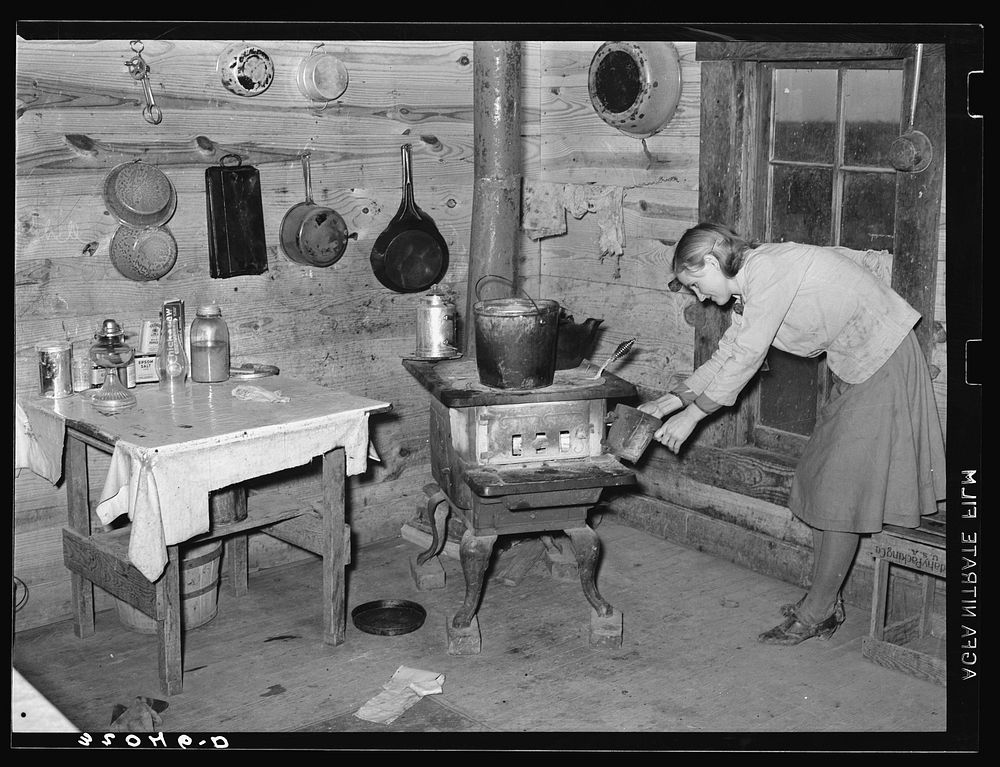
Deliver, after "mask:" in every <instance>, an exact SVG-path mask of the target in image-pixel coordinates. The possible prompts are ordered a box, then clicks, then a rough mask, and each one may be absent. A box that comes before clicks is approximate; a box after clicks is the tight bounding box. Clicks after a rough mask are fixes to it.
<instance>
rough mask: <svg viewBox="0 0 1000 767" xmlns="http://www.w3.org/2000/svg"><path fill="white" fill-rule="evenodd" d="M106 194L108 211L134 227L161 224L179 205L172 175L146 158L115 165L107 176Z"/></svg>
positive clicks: (105, 180)
mask: <svg viewBox="0 0 1000 767" xmlns="http://www.w3.org/2000/svg"><path fill="white" fill-rule="evenodd" d="M103 195H104V204H105V205H107V207H108V212H109V213H111V215H113V216H114V217H115V218H116V219H118V221H120V222H121V223H123V224H128V225H129V226H133V227H147V226H161V225H162V224H165V223H167V221H169V220H170V218H171V217H172V216H173V215H174V211H175V210H176V209H177V192H176V190H175V189H174V185H173V184H172V183H170V179H169V178H168V177H167V175H166V174H165V173H164V172H163V171H162V170H160V169H159V168H157V167H156V166H155V165H150V164H149V163H147V162H143V161H142V160H132V161H130V162H125V163H122V164H121V165H117V166H115V167H114V168H112V169H111V172H110V173H108V175H107V176H106V177H105V179H104V189H103Z"/></svg>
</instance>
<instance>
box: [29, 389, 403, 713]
mask: <svg viewBox="0 0 1000 767" xmlns="http://www.w3.org/2000/svg"><path fill="white" fill-rule="evenodd" d="M247 384H250V385H252V386H257V387H259V388H260V389H264V390H266V391H267V392H270V393H273V394H275V395H278V394H280V395H281V396H283V397H288V401H287V402H269V401H263V400H260V399H256V400H254V399H250V400H247V399H241V398H238V397H236V396H234V395H233V390H234V388H236V387H237V386H244V387H245V386H246V385H247ZM132 391H133V392H134V394H135V395H136V399H137V400H138V403H137V405H136V406H135V407H133V408H131V409H129V410H127V411H124V412H122V413H118V414H115V415H111V416H107V415H103V414H101V413H99V412H98V411H96V410H95V409H94V408H93V406H92V405H91V404H90V403H89V401H88V398H87V397H86V396H82V395H75V396H73V397H69V398H66V399H57V400H52V399H44V398H40V397H39V398H33V399H30V400H27V401H22V402H21V405H22V407H23V409H24V411H25V413H26V414H27V416H28V419H29V421H30V420H31V419H32V418H45V417H48V419H49V420H50V421H51V419H52V416H53V415H56V416H58V417H61V418H62V419H63V420H64V422H65V436H66V445H65V471H64V475H65V480H66V483H65V484H66V496H67V506H68V516H69V520H68V522H69V524H68V526H67V527H66V528H64V530H63V558H64V561H65V563H66V566H67V567H68V568H69V569H70V571H71V573H72V588H73V613H74V614H73V620H74V630H75V633H76V635H77V636H79V637H86V636H90V635H92V634H93V633H94V630H95V629H94V586H95V585H97V586H100V587H101V588H102V589H104V590H106V591H108V592H109V593H111V594H112V595H113V596H115V597H116V598H118V599H120V600H122V601H123V602H125V603H127V604H129V605H132V606H133V607H135V608H136V609H138V610H140V611H141V612H143V613H145V614H146V615H148V616H149V617H151V618H153V619H154V620H155V621H156V633H157V638H158V644H159V648H158V654H159V658H158V662H159V675H160V682H161V686H162V689H163V692H164V693H165V694H167V695H173V694H177V693H180V692H181V690H182V689H183V663H182V645H181V639H182V637H181V609H180V608H181V596H180V581H179V572H178V570H179V568H178V563H179V560H180V552H179V545H180V544H182V543H185V542H186V541H193V540H197V541H199V542H203V541H206V540H212V539H215V538H226V539H227V549H226V553H227V556H228V557H229V558H230V564H231V566H233V567H234V575H235V579H234V582H235V585H236V591H237V594H239V593H245V591H246V534H247V532H249V531H251V530H261V531H263V532H265V533H268V534H270V535H274V536H275V537H277V538H281V539H282V540H286V541H289V542H291V543H294V544H295V545H298V546H301V547H303V548H306V549H307V550H309V551H312V552H314V553H316V554H319V555H321V556H322V557H323V605H324V607H323V625H324V641H325V642H327V643H329V644H335V645H337V644H341V643H343V641H344V635H345V627H346V622H345V594H344V577H343V571H344V566H345V564H346V562H347V555H346V554H345V551H349V545H350V544H349V541H350V537H349V534H350V528H349V526H348V525H347V524H346V523H345V519H344V490H345V477H346V476H347V475H348V474H358V473H361V472H363V471H364V470H365V468H366V466H367V457H368V445H369V443H368V416H369V415H370V414H371V413H377V412H383V411H386V410H389V409H390V408H391V405H390V404H389V403H385V402H378V401H375V400H371V399H367V398H364V397H359V396H356V395H353V394H348V393H344V392H337V391H333V390H331V389H327V388H325V387H322V386H318V385H316V384H312V383H308V382H305V381H298V380H295V379H291V378H288V377H287V376H275V377H271V378H264V379H255V380H253V381H249V382H240V381H236V380H230V381H227V382H225V383H220V384H195V383H191V384H189V385H188V386H187V387H186V388H185V390H184V391H183V392H182V393H180V394H177V395H171V394H169V393H167V392H162V391H160V390H159V388H158V387H157V386H156V385H154V384H150V385H148V386H138V387H136V388H135V389H133V390H132ZM88 447H90V448H94V449H97V450H99V451H101V452H104V453H110V454H112V466H111V469H110V470H109V474H108V478H107V480H106V483H105V488H104V492H103V493H102V501H101V502H100V503H99V504H98V508H97V513H98V515H99V516H101V515H102V511H103V512H104V516H102V521H105V522H106V523H107V521H108V520H107V519H105V516H107V515H109V514H116V513H117V512H118V511H119V510H120V511H124V510H125V509H127V511H128V515H129V518H130V519H131V520H132V524H131V525H130V526H129V527H128V528H124V529H119V530H105V531H101V532H95V531H94V530H92V528H91V514H90V487H89V479H88V456H87V449H88ZM316 456H322V464H323V466H322V472H323V501H322V504H321V505H320V508H318V509H313V508H312V507H311V506H306V507H303V505H302V504H301V503H297V502H295V501H294V500H291V501H290V500H289V499H288V497H287V496H278V495H277V494H273V495H272V494H267V493H262V494H260V495H259V496H251V498H250V499H249V502H248V506H247V515H246V518H245V519H243V520H242V521H237V522H233V523H231V524H215V525H213V524H212V521H211V515H210V513H209V494H210V493H212V492H213V491H217V490H219V489H220V488H230V487H233V486H236V485H238V483H239V482H240V481H244V480H247V479H251V478H253V477H256V476H263V475H266V474H270V473H272V472H275V471H279V470H282V469H286V468H291V467H293V466H300V465H304V464H305V463H308V462H309V461H311V460H312V459H313V458H314V457H316ZM172 472H173V473H172ZM116 490H120V492H116ZM115 503H117V504H118V507H117V508H111V510H110V511H109V510H108V509H109V507H113V506H114V504H115ZM105 504H109V506H105ZM160 531H162V549H163V551H162V552H160V551H159V548H160V545H161V542H160V541H159V540H158V538H157V535H159V534H161V533H160Z"/></svg>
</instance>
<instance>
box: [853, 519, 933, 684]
mask: <svg viewBox="0 0 1000 767" xmlns="http://www.w3.org/2000/svg"><path fill="white" fill-rule="evenodd" d="M872 543H873V544H874V545H873V553H874V555H875V572H874V578H873V583H872V613H871V629H870V634H869V636H867V637H865V638H863V639H862V643H861V654H862V655H863V656H864V657H865V658H867V659H869V660H871V661H872V662H874V663H877V664H879V665H880V666H885V667H887V668H892V669H896V670H898V671H902V672H904V673H906V674H910V675H911V676H915V677H919V678H921V679H926V680H928V681H931V682H934V683H936V684H940V685H944V684H945V678H946V675H945V670H946V666H945V659H944V653H943V649H944V641H943V639H941V638H936V637H933V636H931V634H930V620H931V607H932V604H933V600H934V592H935V583H936V582H937V581H942V582H943V581H944V579H945V574H946V561H945V559H946V558H945V535H944V530H943V529H925V528H916V529H912V530H911V529H907V528H902V527H895V526H892V525H886V527H885V528H884V529H883V531H882V532H881V533H879V534H878V535H875V536H874V537H873V539H872ZM897 568H902V569H905V570H908V571H911V572H913V573H916V574H917V580H918V582H919V584H920V586H921V589H922V600H921V606H920V610H919V612H917V613H914V614H910V615H905V616H903V617H902V618H901V619H897V620H894V621H893V622H892V623H889V620H888V616H889V593H890V592H889V585H890V578H892V577H893V575H894V574H895V573H894V571H895V570H896V569H897Z"/></svg>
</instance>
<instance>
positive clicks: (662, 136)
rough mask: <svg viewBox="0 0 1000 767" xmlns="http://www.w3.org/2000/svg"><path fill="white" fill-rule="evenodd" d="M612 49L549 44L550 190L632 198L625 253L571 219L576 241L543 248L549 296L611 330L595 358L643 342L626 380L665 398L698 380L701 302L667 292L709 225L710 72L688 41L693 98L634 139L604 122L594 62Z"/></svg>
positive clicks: (683, 55)
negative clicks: (704, 165)
mask: <svg viewBox="0 0 1000 767" xmlns="http://www.w3.org/2000/svg"><path fill="white" fill-rule="evenodd" d="M602 43H603V41H592V42H587V41H574V42H563V43H547V44H546V45H545V48H544V51H543V54H542V79H541V88H540V89H539V90H540V93H541V99H542V102H541V127H542V143H541V179H542V180H543V181H547V182H552V183H562V184H579V185H586V184H605V185H612V186H621V187H623V188H624V196H623V217H624V224H625V246H624V253H623V254H622V255H621V256H620V257H616V256H613V255H606V256H603V257H602V255H601V252H600V248H599V247H598V236H599V229H598V225H597V223H596V220H595V216H594V215H593V214H591V213H588V214H586V215H585V216H584V217H583V218H581V219H576V218H574V217H573V216H572V215H569V214H567V224H568V232H567V234H566V235H564V236H555V237H547V238H543V239H541V240H539V241H538V242H539V244H540V246H541V250H542V258H541V269H542V277H541V282H542V293H543V297H545V298H553V299H556V300H558V301H560V303H562V304H564V305H565V306H566V307H567V309H568V310H569V311H570V312H571V313H572V314H573V315H574V317H575V318H576V319H577V320H582V319H584V318H586V317H597V318H601V319H603V320H604V324H603V325H602V328H603V332H602V333H601V335H600V343H599V346H598V351H597V352H595V356H597V357H601V358H602V359H603V358H604V357H606V356H607V355H608V354H610V353H611V351H613V350H614V348H615V347H616V346H617V345H618V344H619V343H620V342H621V341H623V340H625V339H627V338H632V337H635V338H636V339H637V341H636V345H635V347H634V348H633V351H632V352H631V354H630V355H629V356H628V357H627V358H626V359H625V360H624V361H623V363H621V364H620V367H619V368H618V369H617V370H616V373H617V374H618V375H622V376H623V377H625V378H627V379H628V380H630V381H633V382H634V383H636V384H638V385H640V386H643V387H648V388H650V389H655V390H660V391H663V390H665V389H667V388H669V385H670V384H671V383H672V381H673V379H674V378H675V377H676V376H679V375H683V374H685V373H687V372H690V371H691V370H692V369H693V358H694V331H693V329H692V327H691V326H690V325H689V324H688V322H687V321H686V320H685V317H684V309H685V307H686V306H687V305H688V304H689V303H690V301H691V299H690V298H689V297H687V296H686V295H685V294H683V293H670V292H668V291H666V286H667V283H669V282H670V280H671V279H673V274H672V273H671V271H670V261H671V259H672V258H673V246H674V244H675V243H676V241H677V239H678V238H679V237H680V236H681V234H683V233H684V230H685V229H687V228H688V227H690V226H692V225H693V224H695V223H697V221H698V140H699V121H700V115H701V105H700V94H701V82H700V81H701V69H700V66H699V64H698V62H696V61H695V59H694V55H695V44H694V43H685V42H676V43H675V47H676V48H677V53H678V55H679V57H680V61H681V81H682V83H681V98H680V102H679V104H678V108H677V111H676V112H675V114H674V116H673V118H672V119H671V120H670V122H668V123H667V125H666V127H665V128H664V129H663V130H661V131H660V132H659V133H657V134H655V135H654V136H651V137H649V138H647V139H644V140H641V139H636V138H632V137H631V136H628V135H626V134H624V133H621V132H620V131H618V130H616V129H615V128H612V127H611V126H609V125H608V124H606V123H605V122H604V121H603V120H601V119H600V117H599V116H598V115H597V113H596V112H595V111H594V108H593V106H592V105H591V102H590V95H589V91H588V87H587V75H588V70H589V66H590V61H591V59H592V58H593V56H594V54H595V53H596V52H597V50H598V48H599V47H600V46H601V44H602Z"/></svg>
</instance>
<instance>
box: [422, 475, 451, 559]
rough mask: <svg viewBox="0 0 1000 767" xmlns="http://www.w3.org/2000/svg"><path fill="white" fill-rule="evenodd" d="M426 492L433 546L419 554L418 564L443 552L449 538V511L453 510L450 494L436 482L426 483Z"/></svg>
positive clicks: (426, 511) (427, 518)
mask: <svg viewBox="0 0 1000 767" xmlns="http://www.w3.org/2000/svg"><path fill="white" fill-rule="evenodd" d="M424 493H426V494H427V495H428V498H427V506H426V508H425V510H424V517H425V519H426V520H427V521H428V522H429V523H430V526H431V547H430V548H429V549H427V551H425V552H423V553H422V554H420V555H418V556H417V564H418V565H423V564H424V563H426V562H427V560H428V559H430V558H431V557H436V556H437V555H438V554H440V553H441V549H442V548H444V544H445V541H446V540H447V532H446V531H445V525H446V524H447V522H448V512H449V511H451V506H450V505H449V503H448V496H447V495H445V493H444V491H443V490H442V489H441V488H440V487H438V486H437V485H436V484H435V483H433V482H431V483H429V484H426V485H424Z"/></svg>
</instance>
